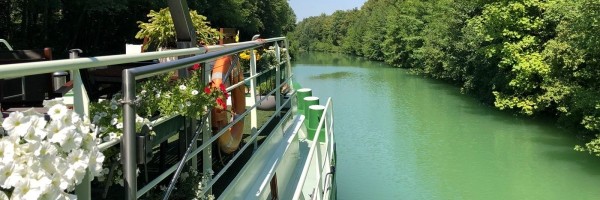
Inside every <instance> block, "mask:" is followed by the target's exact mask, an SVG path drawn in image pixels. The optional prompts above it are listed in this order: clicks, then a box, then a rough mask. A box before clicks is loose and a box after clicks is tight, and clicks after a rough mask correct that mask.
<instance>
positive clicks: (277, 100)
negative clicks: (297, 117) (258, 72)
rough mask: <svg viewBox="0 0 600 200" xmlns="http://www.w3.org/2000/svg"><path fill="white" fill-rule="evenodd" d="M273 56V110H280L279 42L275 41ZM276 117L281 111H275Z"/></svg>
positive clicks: (279, 115)
mask: <svg viewBox="0 0 600 200" xmlns="http://www.w3.org/2000/svg"><path fill="white" fill-rule="evenodd" d="M275 58H276V60H277V65H275V88H277V91H275V110H280V107H281V69H280V66H281V49H280V48H279V42H275ZM277 117H281V112H277Z"/></svg>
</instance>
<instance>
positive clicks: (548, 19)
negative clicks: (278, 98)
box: [290, 0, 600, 155]
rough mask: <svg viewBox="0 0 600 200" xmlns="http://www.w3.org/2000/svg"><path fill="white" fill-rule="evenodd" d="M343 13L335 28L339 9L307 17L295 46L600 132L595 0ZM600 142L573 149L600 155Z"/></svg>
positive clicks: (405, 4) (492, 0)
mask: <svg viewBox="0 0 600 200" xmlns="http://www.w3.org/2000/svg"><path fill="white" fill-rule="evenodd" d="M341 13H343V14H344V15H343V17H345V21H346V22H347V24H344V26H343V27H346V30H343V31H340V30H339V29H333V28H332V26H331V25H330V24H331V21H332V20H333V19H335V20H338V21H339V20H340V19H337V16H334V15H335V14H334V15H331V16H326V15H322V16H319V17H313V18H308V19H306V20H303V21H301V22H300V23H299V24H298V25H297V28H296V30H295V31H294V32H293V33H292V34H290V36H291V37H292V38H293V40H298V41H299V42H300V44H297V45H296V46H294V47H296V48H298V49H299V50H317V51H335V52H344V53H349V54H353V55H358V56H362V57H366V58H369V59H373V60H381V61H385V62H386V63H388V64H390V65H393V66H397V67H403V68H409V69H411V70H412V71H414V72H416V73H420V74H423V75H426V76H430V77H434V78H438V79H444V80H447V81H450V82H453V83H456V84H457V85H460V86H461V88H462V91H463V92H465V93H468V94H473V95H474V96H477V97H479V98H481V100H482V101H483V102H485V103H489V104H492V105H495V106H496V107H497V108H499V109H508V110H513V111H515V112H518V113H522V114H524V115H532V116H535V115H552V116H556V117H557V119H558V120H559V122H561V124H562V125H563V126H564V127H568V128H570V130H573V131H574V132H576V133H577V134H582V133H583V135H587V136H591V137H587V136H584V137H583V138H589V139H591V138H596V137H595V136H594V135H596V134H600V90H599V89H598V88H600V37H599V36H598V33H600V22H599V20H598V19H600V2H599V1H597V0H460V1H459V0H438V1H425V0H369V1H367V2H366V3H365V4H364V5H363V6H362V7H361V8H360V9H357V10H352V11H341ZM348 21H349V22H348ZM331 30H335V33H342V34H345V35H343V36H342V38H343V39H342V40H333V38H332V37H328V35H329V34H331V33H329V32H330V31H331ZM336 37H339V36H336ZM339 41H341V42H339ZM588 141H589V140H588ZM598 144H600V139H594V140H592V141H591V142H590V143H588V144H587V145H586V146H582V147H578V148H577V149H579V150H584V151H586V150H587V151H589V152H590V153H598V152H600V145H598ZM599 155H600V154H599Z"/></svg>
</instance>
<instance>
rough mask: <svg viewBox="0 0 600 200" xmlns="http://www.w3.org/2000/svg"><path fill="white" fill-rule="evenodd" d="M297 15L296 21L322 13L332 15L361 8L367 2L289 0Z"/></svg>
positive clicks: (355, 0)
mask: <svg viewBox="0 0 600 200" xmlns="http://www.w3.org/2000/svg"><path fill="white" fill-rule="evenodd" d="M289 2H290V6H292V9H293V10H294V12H295V13H296V21H298V22H299V21H301V20H302V19H304V18H307V17H310V16H318V15H321V14H322V13H325V14H327V15H330V14H332V13H333V12H334V11H336V10H350V9H353V8H360V7H361V6H362V5H363V4H364V3H365V2H367V0H289Z"/></svg>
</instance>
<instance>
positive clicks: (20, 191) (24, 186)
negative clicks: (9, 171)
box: [11, 178, 42, 199]
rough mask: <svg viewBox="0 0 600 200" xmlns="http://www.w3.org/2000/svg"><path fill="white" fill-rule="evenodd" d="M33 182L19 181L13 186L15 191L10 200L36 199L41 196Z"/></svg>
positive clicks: (27, 180)
mask: <svg viewBox="0 0 600 200" xmlns="http://www.w3.org/2000/svg"><path fill="white" fill-rule="evenodd" d="M33 182H35V181H34V180H31V179H27V178H25V179H21V180H19V181H18V182H17V184H16V185H15V189H14V190H13V193H12V195H11V198H12V199H38V198H39V197H40V195H41V194H42V191H40V189H39V188H36V187H34V186H35V183H33Z"/></svg>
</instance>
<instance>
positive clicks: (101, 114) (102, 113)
mask: <svg viewBox="0 0 600 200" xmlns="http://www.w3.org/2000/svg"><path fill="white" fill-rule="evenodd" d="M100 116H102V117H106V116H108V113H106V112H101V113H100Z"/></svg>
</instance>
